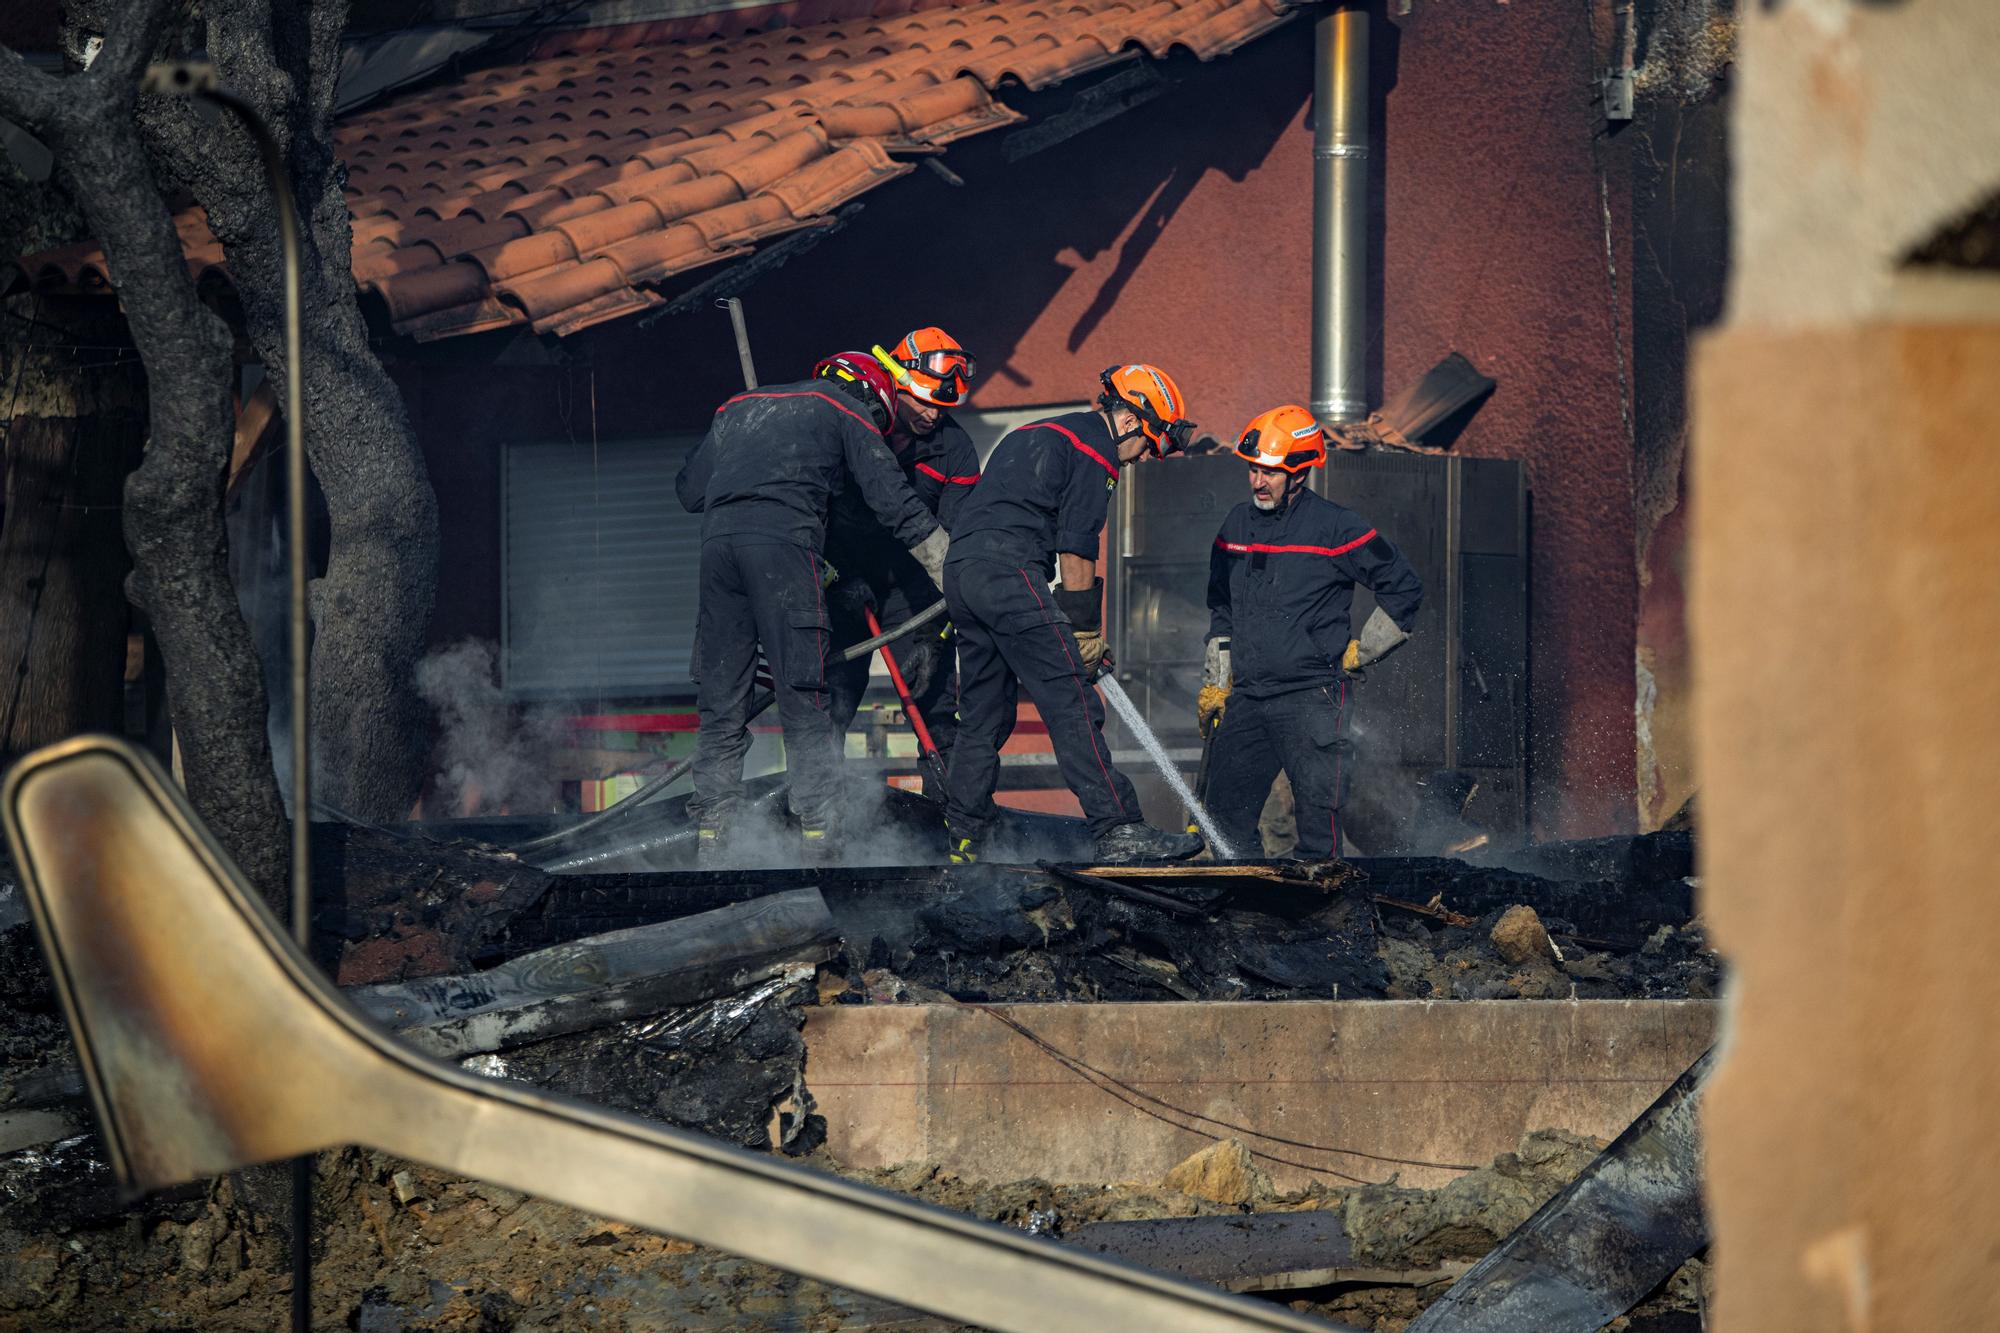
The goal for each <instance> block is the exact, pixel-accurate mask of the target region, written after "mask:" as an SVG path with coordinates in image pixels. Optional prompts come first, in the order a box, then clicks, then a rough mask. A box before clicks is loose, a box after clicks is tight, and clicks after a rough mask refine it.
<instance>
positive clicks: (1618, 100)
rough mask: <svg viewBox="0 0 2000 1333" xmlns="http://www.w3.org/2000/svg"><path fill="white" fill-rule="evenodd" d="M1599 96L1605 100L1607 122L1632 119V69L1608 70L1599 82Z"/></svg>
mask: <svg viewBox="0 0 2000 1333" xmlns="http://www.w3.org/2000/svg"><path fill="white" fill-rule="evenodd" d="M1597 88H1598V92H1599V94H1600V95H1601V96H1602V97H1603V98H1604V118H1605V119H1606V120H1630V119H1632V71H1631V70H1630V69H1607V70H1605V71H1604V74H1603V76H1602V77H1600V78H1599V79H1598V81H1597Z"/></svg>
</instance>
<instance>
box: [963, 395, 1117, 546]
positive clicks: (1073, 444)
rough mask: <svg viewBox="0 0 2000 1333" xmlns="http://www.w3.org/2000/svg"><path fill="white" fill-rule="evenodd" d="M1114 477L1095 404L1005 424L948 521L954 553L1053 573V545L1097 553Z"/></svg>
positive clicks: (1111, 452) (1111, 448)
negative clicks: (1007, 426)
mask: <svg viewBox="0 0 2000 1333" xmlns="http://www.w3.org/2000/svg"><path fill="white" fill-rule="evenodd" d="M1117 485H1118V446H1117V445H1115V444H1113V443H1112V442H1111V432H1110V430H1109V429H1107V428H1106V426H1105V424H1104V418H1103V417H1102V416H1101V415H1100V414H1098V413H1096V412H1069V413H1065V414H1063V415H1062V416H1055V417H1049V418H1047V419H1046V420H1043V421H1037V422H1032V423H1030V424H1029V425H1026V426H1022V427H1020V428H1019V429H1018V430H1013V431H1009V432H1008V433H1007V436H1006V438H1005V439H1003V440H1001V441H1000V443H999V444H997V445H995V446H994V448H993V453H992V456H991V457H989V458H988V459H987V460H986V471H985V472H984V473H982V474H981V475H980V478H979V484H978V485H977V486H974V487H973V488H972V494H971V495H969V496H967V497H966V499H965V505H964V507H963V508H961V509H960V510H959V511H958V518H957V522H956V524H955V525H954V526H953V527H952V529H951V554H950V556H949V557H948V558H949V559H950V560H952V561H958V560H966V559H974V560H991V561H994V562H996V563H998V564H1003V565H1013V566H1015V567H1017V568H1021V569H1040V570H1041V571H1042V575H1043V577H1044V578H1053V577H1054V576H1055V557H1056V553H1058V552H1062V553H1064V554H1068V555H1077V556H1082V557H1084V558H1085V559H1087V560H1095V559H1097V540H1098V536H1099V534H1101V533H1102V532H1103V531H1104V518H1105V515H1106V514H1108V513H1109V512H1110V509H1111V492H1112V491H1113V490H1114V489H1115V488H1116V487H1117Z"/></svg>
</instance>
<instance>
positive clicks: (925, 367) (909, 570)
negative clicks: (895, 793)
mask: <svg viewBox="0 0 2000 1333" xmlns="http://www.w3.org/2000/svg"><path fill="white" fill-rule="evenodd" d="M877 354H878V357H879V356H880V354H881V349H879V348H878V349H877ZM888 356H889V358H890V360H891V362H892V363H893V364H891V365H890V366H889V367H888V370H889V373H890V374H891V375H893V376H895V378H896V385H897V393H896V424H895V425H894V426H893V427H892V428H891V429H890V431H889V450H890V452H891V453H893V454H895V456H896V461H897V462H898V463H899V464H901V465H902V469H903V477H904V480H906V481H908V482H909V484H910V489H911V490H913V491H915V492H916V496H917V499H919V500H921V501H923V504H924V508H926V509H928V510H930V512H931V514H932V515H933V516H934V517H935V518H936V519H937V521H938V524H939V525H940V526H941V527H943V528H944V530H945V531H946V532H947V533H948V532H950V531H951V530H952V527H953V525H954V524H955V522H956V521H957V517H958V510H959V507H960V506H961V505H962V504H964V502H965V497H966V496H968V495H970V494H971V493H972V485H973V483H974V482H976V481H978V480H979V450H978V448H977V447H976V446H975V445H974V444H973V443H972V437H971V436H970V435H968V434H966V432H965V428H964V427H963V426H961V425H959V424H958V422H957V421H955V420H953V419H952V415H951V411H950V409H951V408H953V407H956V406H959V405H960V404H962V403H964V402H965V400H966V396H967V395H968V394H969V393H970V392H971V389H972V377H973V374H974V373H975V365H974V362H973V359H972V355H971V354H970V353H969V352H967V351H965V350H964V349H963V348H961V347H960V346H959V345H958V340H957V339H955V338H953V337H951V336H950V335H949V334H947V333H946V332H945V331H944V330H943V329H936V328H929V329H918V330H917V331H916V332H914V333H912V334H910V335H909V336H908V337H906V338H904V339H903V340H902V341H901V342H899V343H897V344H896V346H895V347H894V348H893V349H892V350H890V351H889V352H888ZM826 559H827V563H828V564H830V565H832V566H833V569H834V571H835V573H836V574H837V575H838V578H839V581H838V582H836V583H835V584H834V585H833V586H832V587H831V588H829V589H827V606H828V608H829V611H830V613H831V615H832V618H833V638H834V642H835V643H843V644H845V643H858V642H860V641H861V640H863V639H866V638H869V637H871V636H872V635H873V634H874V632H875V631H874V630H872V629H870V628H869V626H868V622H867V619H866V613H867V611H868V609H869V608H871V607H872V608H873V609H874V611H875V614H876V616H877V623H878V624H880V625H881V626H882V627H883V628H884V629H892V628H894V627H895V626H897V625H900V624H902V623H903V622H904V621H906V620H908V619H909V618H910V617H911V616H913V615H915V614H916V613H917V612H919V611H922V610H923V609H925V608H926V607H928V606H931V605H933V604H934V603H935V602H936V601H937V599H938V598H939V597H941V596H943V592H942V591H941V590H940V589H939V588H938V587H937V585H936V584H935V583H934V582H933V581H932V580H931V578H930V576H929V575H927V574H926V573H925V572H924V570H923V567H922V566H921V565H919V564H918V563H917V561H916V560H915V559H913V558H912V557H911V555H910V553H909V552H908V551H906V550H904V549H903V543H902V542H901V541H899V540H898V539H897V538H896V537H895V536H894V535H893V534H891V533H890V532H889V531H888V529H887V528H885V527H884V526H883V525H882V523H881V521H880V520H879V519H877V518H876V517H875V515H874V514H873V513H872V512H870V510H869V508H868V506H867V504H866V502H865V501H864V500H863V499H862V497H861V495H860V493H859V491H858V489H857V488H856V487H855V486H854V485H853V484H852V483H850V484H849V485H848V486H847V487H846V488H845V489H844V490H842V491H841V492H840V493H839V494H838V495H836V496H835V497H834V500H833V507H832V509H831V510H830V511H829V512H828V515H827V524H826ZM950 628H951V627H950V622H949V621H947V620H945V619H944V618H943V617H939V618H938V619H936V620H933V621H931V622H929V623H928V624H925V625H922V626H920V627H918V628H917V629H914V630H911V631H910V632H909V634H907V635H905V636H904V637H902V638H900V639H897V640H896V641H895V643H893V644H891V645H890V648H889V651H890V653H891V654H892V655H893V657H894V658H895V661H896V665H897V667H898V668H899V669H900V670H901V671H902V673H903V681H904V684H905V685H907V686H908V687H909V691H910V696H911V701H912V702H913V703H914V704H915V705H916V708H917V711H918V712H919V713H920V714H922V716H923V719H924V722H925V723H926V724H927V726H928V727H929V729H930V735H931V739H932V740H933V741H934V742H935V743H936V744H937V747H938V749H939V751H940V752H941V753H947V754H948V753H950V751H951V741H952V734H953V730H954V723H953V715H954V713H955V710H956V708H957V697H956V696H957V692H958V676H957V673H956V671H955V670H954V669H953V666H952V663H953V660H954V657H953V653H952V645H951V637H950ZM869 666H870V661H869V659H868V658H865V657H862V658H856V659H855V660H854V661H852V662H835V663H832V664H830V665H829V666H828V668H827V680H828V683H829V685H830V686H831V688H832V691H833V703H832V707H831V712H832V714H833V726H834V734H835V735H836V736H842V735H845V734H846V731H847V728H848V726H849V725H850V724H852V723H853V721H854V714H855V712H856V711H857V710H859V708H860V707H861V699H862V696H863V695H865V694H866V693H867V692H868V669H869ZM935 795H936V796H937V797H938V798H940V799H942V797H943V793H942V792H939V793H935Z"/></svg>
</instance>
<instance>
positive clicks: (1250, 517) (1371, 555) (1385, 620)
mask: <svg viewBox="0 0 2000 1333" xmlns="http://www.w3.org/2000/svg"><path fill="white" fill-rule="evenodd" d="M1236 454H1237V457H1239V458H1241V459H1242V460H1243V461H1244V462H1245V463H1247V464H1248V465H1249V469H1250V499H1249V500H1248V501H1247V502H1246V503H1243V504H1239V505H1237V506H1236V507H1235V508H1234V509H1232V510H1230V511H1229V513H1228V515H1227V516H1226V517H1225V518H1224V519H1223V520H1222V530H1221V531H1220V532H1219V533H1217V534H1216V538H1215V548H1214V550H1213V551H1212V552H1211V553H1210V555H1209V573H1208V610H1209V627H1208V651H1207V653H1206V655H1205V658H1204V663H1203V671H1202V689H1201V696H1200V699H1199V701H1198V702H1197V704H1196V709H1197V712H1198V714H1199V716H1200V720H1201V723H1202V725H1203V726H1204V727H1207V726H1208V725H1209V724H1210V722H1211V721H1214V722H1216V723H1217V725H1216V728H1215V732H1214V741H1213V742H1212V745H1213V748H1212V749H1211V750H1210V752H1209V761H1208V763H1209V767H1208V791H1209V800H1208V808H1209V813H1210V814H1212V815H1214V816H1215V821H1216V824H1217V826H1218V827H1219V828H1220V829H1221V831H1222V836H1223V837H1224V838H1225V839H1227V840H1228V841H1229V842H1230V843H1231V844H1232V845H1233V846H1236V847H1255V846H1256V845H1257V814H1258V812H1259V811H1260V810H1261V809H1263V806H1264V798H1265V796H1266V795H1267V794H1268V793H1269V792H1270V790H1271V784H1272V782H1274V781H1275V780H1276V779H1277V776H1278V774H1279V773H1280V772H1281V771H1282V772H1284V773H1285V774H1286V775H1287V776H1289V777H1290V778H1291V782H1292V797H1293V800H1294V802H1295V803H1296V808H1297V815H1298V830H1299V842H1298V848H1297V851H1296V852H1295V855H1297V856H1298V857H1300V858H1301V859H1304V860H1314V861H1323V860H1329V859H1332V858H1333V857H1337V856H1339V855H1340V807H1341V805H1342V802H1343V800H1344V798H1345V795H1346V780H1347V776H1348V772H1349V770H1350V769H1351V768H1352V766H1353V765H1352V763H1351V762H1350V760H1349V757H1348V749H1349V746H1348V740H1347V725H1348V718H1349V713H1350V712H1351V709H1352V692H1353V688H1354V685H1355V683H1356V681H1358V680H1359V678H1360V672H1361V671H1362V669H1363V668H1365V667H1367V666H1368V665H1369V664H1370V663H1372V662H1375V661H1379V660H1380V659H1381V658H1383V657H1385V656H1387V655H1388V654H1389V653H1390V652H1392V651H1394V650H1395V649H1396V648H1397V647H1398V646H1399V645H1400V644H1401V643H1402V642H1403V641H1404V640H1405V639H1407V638H1409V636H1410V628H1411V626H1412V625H1414V624H1415V622H1416V617H1417V608H1418V607H1419V606H1421V605H1422V604H1423V598H1424V586H1423V583H1422V582H1421V581H1420V580H1419V579H1418V578H1417V573H1416V571H1415V570H1414V569H1412V568H1410V563H1409V561H1407V560H1405V559H1404V558H1403V555H1402V553H1401V552H1400V551H1398V550H1397V549H1396V548H1395V546H1394V545H1392V544H1391V543H1390V541H1389V539H1388V538H1386V537H1384V536H1383V535H1382V534H1381V533H1379V532H1377V531H1376V530H1375V529H1374V527H1372V526H1371V525H1369V524H1368V523H1367V522H1366V521H1365V520H1363V519H1362V518H1361V517H1360V515H1358V514H1355V513H1354V512H1353V511H1351V510H1348V509H1344V508H1342V507H1341V506H1340V505H1337V504H1335V503H1334V502H1333V501H1331V500H1324V499H1321V498H1320V497H1319V496H1318V495H1315V494H1314V493H1313V491H1312V489H1311V487H1310V486H1309V485H1308V484H1307V480H1308V476H1309V474H1310V472H1311V469H1313V468H1317V467H1325V466H1326V435H1325V433H1324V432H1323V431H1321V429H1320V425H1319V422H1317V421H1315V420H1314V419H1313V415H1312V413H1310V412H1308V411H1306V409H1304V408H1303V407H1295V406H1290V405H1287V406H1285V407H1275V408H1272V409H1271V410H1270V411H1268V412H1265V413H1263V414H1261V415H1259V416H1257V417H1256V418H1254V419H1253V420H1252V421H1251V422H1250V424H1249V425H1248V426H1246V427H1245V428H1244V431H1243V435H1242V437H1241V439H1240V440H1239V441H1238V442H1237V445H1236ZM1356 584H1360V585H1362V586H1364V587H1366V588H1368V589H1369V591H1371V592H1373V593H1374V594H1375V603H1376V605H1375V610H1374V611H1373V612H1372V613H1371V614H1370V615H1369V618H1368V622H1367V623H1366V624H1365V625H1363V626H1362V628H1361V632H1360V634H1359V635H1358V636H1354V635H1351V634H1350V633H1349V625H1350V623H1351V619H1350V609H1351V607H1352V605H1353V598H1354V588H1355V585H1356Z"/></svg>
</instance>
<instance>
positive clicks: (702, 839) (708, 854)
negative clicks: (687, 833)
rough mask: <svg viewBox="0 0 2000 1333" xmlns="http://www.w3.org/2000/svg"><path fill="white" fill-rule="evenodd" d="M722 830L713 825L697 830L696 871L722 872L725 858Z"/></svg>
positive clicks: (706, 825)
mask: <svg viewBox="0 0 2000 1333" xmlns="http://www.w3.org/2000/svg"><path fill="white" fill-rule="evenodd" d="M725 845H726V844H725V843H724V842H723V837H722V829H721V828H720V827H718V826H716V825H713V824H703V825H702V826H701V827H700V828H698V829H696V830H695V835H694V868H695V869H696V870H720V869H722V868H723V865H724V862H725V858H724V855H723V848H724V846H725Z"/></svg>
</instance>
